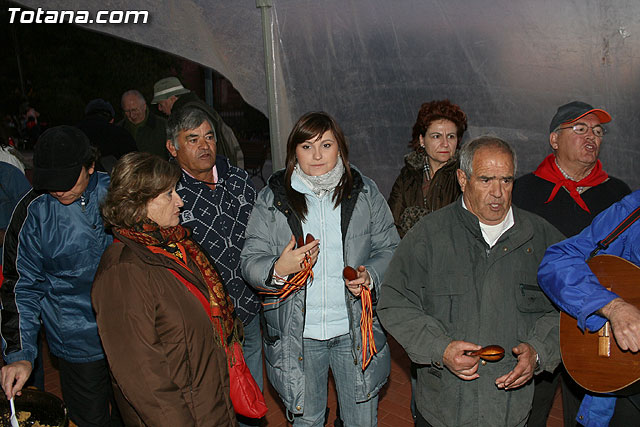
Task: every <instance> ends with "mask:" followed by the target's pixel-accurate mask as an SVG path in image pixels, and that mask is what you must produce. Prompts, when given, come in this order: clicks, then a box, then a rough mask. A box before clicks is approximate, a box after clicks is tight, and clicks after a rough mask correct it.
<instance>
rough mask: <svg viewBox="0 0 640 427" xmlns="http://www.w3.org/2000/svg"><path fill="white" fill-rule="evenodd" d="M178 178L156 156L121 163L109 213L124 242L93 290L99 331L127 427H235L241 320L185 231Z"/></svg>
mask: <svg viewBox="0 0 640 427" xmlns="http://www.w3.org/2000/svg"><path fill="white" fill-rule="evenodd" d="M179 178H180V170H179V168H178V167H177V166H176V165H175V164H171V163H169V162H167V161H166V160H163V159H161V158H160V157H157V156H155V155H152V154H149V153H130V154H127V155H125V156H123V157H122V158H121V159H120V160H119V161H118V163H117V164H116V165H115V167H114V169H113V172H112V177H111V185H110V187H109V192H108V194H107V197H106V199H105V202H104V204H103V206H102V214H103V217H104V220H105V223H106V226H108V227H111V228H112V230H113V234H114V237H115V238H116V240H115V241H114V243H113V244H112V245H111V246H109V247H108V248H107V250H106V251H105V253H104V255H103V256H102V259H101V261H100V266H99V268H98V272H97V273H96V278H95V281H94V285H93V291H92V301H93V306H94V309H95V311H96V320H97V323H98V332H99V334H100V338H101V340H102V344H103V346H104V350H105V353H106V355H107V359H108V361H109V367H110V368H111V372H112V374H113V382H114V389H115V392H116V398H117V401H118V406H119V408H120V410H121V413H122V416H123V419H124V421H125V424H126V425H172V426H186V425H190V426H214V425H215V426H227V425H229V426H231V425H236V418H235V415H234V412H233V407H232V404H231V401H230V397H229V374H228V367H227V356H226V353H225V347H226V346H228V345H231V343H233V342H234V341H237V339H238V334H239V331H238V327H239V326H238V325H239V322H236V321H235V318H234V314H233V306H232V303H231V301H230V299H229V297H228V295H227V294H226V291H225V289H224V287H223V286H222V282H221V281H220V278H219V276H218V274H217V272H216V270H215V269H214V267H213V265H212V264H211V262H210V261H209V259H208V258H207V256H206V255H205V254H204V252H203V251H202V250H201V249H200V247H199V246H198V245H197V244H196V243H195V242H194V241H193V240H192V239H191V237H190V234H191V233H190V231H189V230H187V229H185V228H183V227H181V226H180V225H178V223H179V214H180V207H181V206H182V200H181V199H180V196H178V194H177V193H176V191H175V186H176V183H177V182H178V179H179Z"/></svg>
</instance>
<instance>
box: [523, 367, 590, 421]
mask: <svg viewBox="0 0 640 427" xmlns="http://www.w3.org/2000/svg"><path fill="white" fill-rule="evenodd" d="M534 381H535V389H534V393H533V402H532V403H531V415H529V421H528V424H527V426H528V427H545V426H546V425H547V418H548V417H549V412H550V411H551V407H552V406H553V398H554V397H555V394H556V389H557V388H558V384H559V383H560V384H561V385H562V413H563V418H564V426H565V427H572V426H577V425H578V423H577V421H576V416H577V415H578V409H580V403H581V402H582V398H583V397H584V390H583V389H582V387H580V386H579V385H578V384H576V383H575V381H573V379H571V376H570V375H569V374H568V373H567V371H566V370H565V369H564V366H563V365H560V366H559V367H558V368H557V369H556V370H555V371H554V372H553V374H551V373H549V372H543V373H541V374H540V375H536V377H535V379H534Z"/></svg>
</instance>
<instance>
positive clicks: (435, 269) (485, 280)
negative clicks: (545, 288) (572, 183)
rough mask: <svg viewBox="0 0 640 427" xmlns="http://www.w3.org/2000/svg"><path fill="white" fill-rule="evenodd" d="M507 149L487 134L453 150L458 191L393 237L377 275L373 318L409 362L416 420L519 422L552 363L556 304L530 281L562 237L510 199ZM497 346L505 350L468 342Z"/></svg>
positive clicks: (556, 354)
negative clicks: (395, 241) (489, 350)
mask: <svg viewBox="0 0 640 427" xmlns="http://www.w3.org/2000/svg"><path fill="white" fill-rule="evenodd" d="M515 172H516V156H515V152H514V151H513V149H512V148H511V146H510V145H509V144H508V143H507V142H505V141H503V140H501V139H498V138H496V137H481V138H477V139H475V140H473V141H471V142H470V143H468V144H465V146H464V147H462V149H461V151H460V169H459V170H458V171H457V175H458V181H459V183H460V188H461V189H462V196H461V197H459V198H458V200H457V201H456V202H454V203H452V204H450V205H448V206H446V207H444V208H442V209H439V210H437V211H436V212H433V213H431V214H429V215H427V216H426V217H424V218H423V219H422V220H421V221H420V222H419V223H418V224H416V225H415V226H414V227H413V228H412V229H411V230H410V231H409V232H408V233H407V235H406V236H405V237H404V238H403V239H402V241H401V242H400V245H399V246H398V249H397V250H396V252H395V254H394V256H393V259H392V260H391V263H390V264H389V267H388V268H387V272H386V274H385V276H384V278H383V282H382V287H381V295H380V301H379V303H378V316H380V319H381V321H382V323H383V325H384V327H385V329H386V331H388V332H389V333H390V334H391V335H393V337H394V338H395V339H396V340H397V341H398V343H400V344H401V345H402V346H403V347H404V349H405V350H406V352H407V354H408V355H409V357H410V358H411V360H412V361H413V362H415V363H416V364H417V365H418V366H419V368H418V381H417V385H416V405H417V420H416V424H417V426H419V427H421V426H442V425H448V426H463V425H469V426H470V425H478V426H492V425H500V426H524V425H526V423H527V418H528V416H529V411H530V410H531V401H532V399H533V385H532V384H531V381H530V380H531V379H532V378H533V376H534V374H535V373H539V372H540V371H542V370H546V371H553V370H554V369H555V367H556V366H557V365H558V362H559V361H560V351H559V345H558V329H559V328H558V323H559V322H558V317H559V314H558V312H557V310H556V309H555V308H554V307H553V305H552V304H551V302H550V301H549V300H548V299H547V298H546V296H545V295H544V294H543V293H542V292H541V290H540V288H539V287H538V284H537V281H536V273H537V270H538V265H539V263H540V260H541V259H542V255H543V253H544V250H545V249H546V248H547V247H548V246H549V245H551V244H553V243H555V242H557V241H559V240H560V239H562V235H561V234H560V233H559V232H558V231H557V230H556V229H555V228H554V227H553V226H551V225H550V224H549V223H548V222H546V221H545V220H543V219H542V218H540V217H538V216H537V215H533V214H531V213H529V212H526V211H523V210H520V209H517V208H514V207H512V206H511V189H512V186H513V180H514V175H515ZM487 345H499V346H501V347H502V348H504V350H505V353H506V354H505V355H504V358H503V359H502V360H499V361H495V362H494V363H486V362H484V361H483V362H484V363H481V362H480V359H479V357H478V356H477V355H471V354H469V353H470V352H473V351H476V350H479V349H480V348H481V347H482V346H487Z"/></svg>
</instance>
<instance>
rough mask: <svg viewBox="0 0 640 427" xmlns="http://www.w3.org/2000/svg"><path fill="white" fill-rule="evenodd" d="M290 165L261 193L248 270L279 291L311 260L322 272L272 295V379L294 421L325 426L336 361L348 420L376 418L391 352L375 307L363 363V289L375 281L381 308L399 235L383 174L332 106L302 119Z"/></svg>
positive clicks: (245, 259)
mask: <svg viewBox="0 0 640 427" xmlns="http://www.w3.org/2000/svg"><path fill="white" fill-rule="evenodd" d="M286 165H287V166H286V169H284V170H280V171H278V172H275V173H274V174H273V175H272V176H271V178H269V182H268V185H267V187H265V188H264V189H262V191H260V193H259V194H258V198H257V201H256V204H255V206H254V209H253V212H252V213H251V217H250V219H249V224H248V226H247V231H246V236H247V237H246V240H245V244H244V248H243V249H242V272H243V277H244V278H245V279H246V280H247V282H248V283H249V284H250V285H252V286H253V287H254V288H256V289H257V290H260V289H263V288H266V289H269V290H271V291H276V292H277V291H278V290H279V289H282V287H283V285H284V282H283V280H284V279H285V278H287V277H290V276H291V275H293V274H295V273H298V272H299V271H301V270H302V268H303V265H304V264H305V263H308V264H307V265H309V266H313V267H312V270H313V280H312V281H310V282H307V283H306V284H304V286H302V287H301V288H300V289H299V290H297V291H296V292H295V293H293V294H291V295H289V296H288V297H287V298H286V299H284V300H281V299H279V298H277V297H266V298H265V302H264V304H265V307H264V316H265V322H266V324H265V325H264V328H263V339H264V351H265V357H266V367H267V375H268V377H269V381H270V382H271V384H272V385H273V387H274V388H275V389H276V390H277V392H278V394H279V395H280V398H281V399H282V402H283V404H284V406H285V408H286V410H287V413H288V415H289V414H292V415H291V416H292V418H290V420H292V421H293V425H294V426H312V425H313V426H316V425H323V423H324V420H325V410H326V404H327V383H328V372H329V369H331V371H332V373H333V378H334V380H335V382H336V386H337V390H338V402H339V405H340V417H341V418H342V421H343V422H344V425H346V426H350V427H356V426H357V427H366V426H375V425H377V409H378V393H379V391H380V389H381V388H382V386H383V385H384V384H385V383H386V381H387V377H388V375H389V371H390V362H391V359H390V354H389V346H388V345H387V342H386V338H385V335H384V332H383V330H382V328H381V326H380V323H379V321H378V318H377V316H376V315H375V314H373V317H372V320H371V325H370V326H371V328H372V333H373V336H374V341H375V346H376V348H377V353H376V354H374V355H373V356H372V358H371V361H370V363H369V364H368V365H365V364H364V362H365V361H364V360H363V357H364V356H363V351H362V348H363V346H365V345H366V342H363V340H362V334H361V326H360V319H361V313H362V302H361V293H362V288H363V286H364V287H366V288H368V290H369V292H370V295H371V302H372V305H373V306H372V309H373V313H375V305H376V303H377V295H378V293H379V289H380V288H379V285H380V283H381V280H382V275H383V274H384V271H385V270H386V268H387V264H388V262H389V260H390V259H391V255H392V254H393V251H394V249H395V247H396V245H397V243H398V240H399V238H398V233H397V231H396V228H395V226H394V225H393V217H392V216H391V212H390V211H389V207H388V206H387V204H386V202H385V200H384V198H383V197H382V195H381V194H380V192H379V191H378V189H377V187H376V185H375V184H374V182H373V181H372V180H371V179H369V178H367V177H365V176H363V175H362V174H361V173H360V172H359V171H358V170H357V169H356V168H355V167H354V166H353V165H351V164H350V163H349V149H348V147H347V143H346V140H345V137H344V134H343V133H342V130H341V129H340V127H339V126H338V124H337V123H336V122H335V120H334V119H333V118H332V117H331V116H329V115H328V114H327V113H324V112H311V113H307V114H305V115H303V116H302V117H301V118H300V119H299V120H298V121H297V123H296V124H295V125H294V127H293V130H292V131H291V133H290V135H289V138H288V141H287V155H286ZM307 234H310V235H312V236H316V238H315V239H314V240H313V241H311V242H309V243H306V244H303V245H302V246H300V247H296V239H297V238H303V236H305V235H307ZM294 236H295V237H294ZM345 266H352V267H353V268H357V277H356V279H354V280H346V279H344V278H343V276H342V271H343V268H344V267H345ZM369 292H367V294H368V293H369ZM283 367H286V368H285V369H283ZM365 367H366V369H365Z"/></svg>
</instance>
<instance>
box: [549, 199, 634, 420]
mask: <svg viewBox="0 0 640 427" xmlns="http://www.w3.org/2000/svg"><path fill="white" fill-rule="evenodd" d="M639 206H640V191H635V192H633V193H631V194H630V195H628V196H627V197H625V198H624V199H622V200H621V201H620V202H618V203H615V204H613V205H612V206H611V207H609V208H608V209H606V210H605V211H603V212H602V213H601V214H600V215H598V216H597V217H596V218H595V219H594V220H593V222H592V223H591V225H590V226H588V227H587V228H585V229H584V230H583V231H582V232H581V233H580V234H578V235H576V236H574V237H571V238H569V239H567V240H564V241H563V242H560V243H558V244H556V245H553V246H551V247H550V248H549V249H547V252H546V253H545V256H544V258H543V259H542V263H541V264H540V269H539V270H538V283H539V284H540V287H541V288H542V289H543V290H544V291H545V293H546V294H547V295H548V296H549V298H551V300H553V301H554V302H555V303H556V304H557V305H558V307H560V309H561V310H563V311H565V312H567V313H569V314H570V315H571V316H573V317H575V318H576V319H578V326H579V327H580V328H581V329H582V330H584V329H585V328H588V329H589V330H590V331H597V330H599V329H600V328H601V327H602V326H603V325H604V324H605V322H606V321H607V320H608V321H609V322H610V324H611V328H612V330H613V336H614V337H615V340H616V343H617V345H618V346H619V347H620V348H621V349H622V350H628V351H631V352H634V353H637V352H638V351H639V350H640V310H639V309H638V308H637V307H635V306H633V305H631V304H629V303H628V302H626V301H624V300H623V299H622V298H621V297H620V296H619V295H617V294H615V293H614V292H611V291H609V290H607V289H606V288H605V287H604V286H602V285H601V284H600V282H599V281H598V279H597V277H596V276H595V275H594V274H593V272H592V271H591V269H590V268H589V266H588V265H587V263H586V262H585V260H587V259H588V258H589V257H590V254H591V252H592V251H593V250H594V249H595V248H596V246H597V244H598V242H600V241H601V240H602V239H604V238H605V237H607V235H609V233H610V232H612V231H613V230H614V229H615V228H616V227H617V226H618V224H620V222H622V221H623V220H624V219H625V218H627V216H628V215H629V214H630V213H631V212H633V211H634V210H636V209H637V208H638V207H639ZM638 242H640V221H636V222H634V223H633V224H632V225H631V226H630V227H629V228H628V229H626V230H625V231H624V232H623V233H622V234H621V235H620V236H619V237H618V238H617V239H616V240H614V241H613V242H612V243H611V244H610V245H609V247H608V248H606V249H602V250H601V251H600V252H599V254H609V255H616V256H619V257H622V258H624V259H626V260H628V261H631V262H632V263H634V264H635V265H637V266H640V247H639V246H638ZM638 357H639V358H640V355H638ZM638 420H640V394H636V395H633V396H628V397H618V398H616V397H615V396H610V397H609V396H593V395H590V394H588V393H587V394H586V395H585V397H584V399H583V401H582V405H581V407H580V411H579V412H578V417H577V421H578V422H579V423H580V424H582V425H585V426H588V427H593V426H598V427H599V426H607V425H610V426H628V425H632V424H633V423H634V422H635V423H637V422H638Z"/></svg>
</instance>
